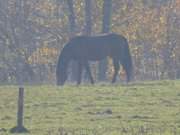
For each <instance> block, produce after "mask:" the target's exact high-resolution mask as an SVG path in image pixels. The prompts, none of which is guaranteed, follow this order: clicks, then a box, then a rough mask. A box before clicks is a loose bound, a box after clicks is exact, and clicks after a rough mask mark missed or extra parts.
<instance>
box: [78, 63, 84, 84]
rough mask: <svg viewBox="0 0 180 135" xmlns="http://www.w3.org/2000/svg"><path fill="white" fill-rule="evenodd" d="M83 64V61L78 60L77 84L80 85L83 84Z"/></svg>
mask: <svg viewBox="0 0 180 135" xmlns="http://www.w3.org/2000/svg"><path fill="white" fill-rule="evenodd" d="M82 66H83V65H82V63H81V62H78V75H77V77H78V78H77V85H79V84H81V79H82V78H81V74H82V69H83V67H82Z"/></svg>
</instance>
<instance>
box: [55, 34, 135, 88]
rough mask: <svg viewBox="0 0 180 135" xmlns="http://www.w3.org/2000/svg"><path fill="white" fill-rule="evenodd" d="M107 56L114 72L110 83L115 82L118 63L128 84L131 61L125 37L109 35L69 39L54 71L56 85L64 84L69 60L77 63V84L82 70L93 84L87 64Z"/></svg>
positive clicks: (79, 81)
mask: <svg viewBox="0 0 180 135" xmlns="http://www.w3.org/2000/svg"><path fill="white" fill-rule="evenodd" d="M107 56H109V57H111V58H112V60H113V66H114V71H115V72H114V75H113V79H112V83H114V82H115V81H116V76H117V74H118V71H119V68H120V66H119V63H120V64H121V65H122V67H123V69H124V70H125V71H126V76H127V82H129V81H130V79H131V75H132V60H131V54H130V51H129V46H128V42H127V40H126V38H125V37H123V36H121V35H118V34H115V33H111V34H105V35H99V36H77V37H74V38H73V39H71V40H70V41H69V42H68V43H67V44H66V45H65V47H64V48H63V49H62V52H61V54H60V56H59V60H58V64H57V70H56V77H57V85H63V84H64V83H65V81H66V79H67V69H68V68H67V67H68V64H69V62H70V61H71V60H74V61H77V62H78V78H77V84H80V83H81V74H82V70H83V68H85V69H86V71H87V73H88V75H89V77H90V81H91V83H92V84H93V83H94V80H93V77H92V75H91V71H90V67H89V63H88V62H89V61H100V60H103V59H105V58H106V57H107Z"/></svg>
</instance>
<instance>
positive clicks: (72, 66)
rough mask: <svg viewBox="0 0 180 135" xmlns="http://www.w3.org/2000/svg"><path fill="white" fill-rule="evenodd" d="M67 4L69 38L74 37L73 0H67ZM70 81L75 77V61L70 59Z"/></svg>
mask: <svg viewBox="0 0 180 135" xmlns="http://www.w3.org/2000/svg"><path fill="white" fill-rule="evenodd" d="M67 4H68V9H69V14H68V18H69V27H70V31H69V35H70V39H71V38H72V37H74V35H75V27H76V21H75V13H74V7H73V0H67ZM71 69H72V70H71V71H72V72H71V78H70V80H71V81H75V80H76V79H77V63H76V62H74V61H72V62H71Z"/></svg>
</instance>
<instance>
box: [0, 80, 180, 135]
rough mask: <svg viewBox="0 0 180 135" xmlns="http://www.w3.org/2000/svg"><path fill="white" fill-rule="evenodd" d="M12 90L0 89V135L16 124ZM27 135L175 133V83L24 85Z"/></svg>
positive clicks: (178, 123) (178, 104)
mask: <svg viewBox="0 0 180 135" xmlns="http://www.w3.org/2000/svg"><path fill="white" fill-rule="evenodd" d="M17 95H18V87H17V86H0V135H9V134H11V133H10V132H9V130H10V129H11V128H13V127H14V126H15V125H16V112H17ZM24 98H25V99H24V100H25V104H24V125H25V127H26V128H27V129H28V130H29V133H26V134H28V135H29V134H30V135H180V81H178V80H177V81H155V82H140V83H134V84H130V85H128V86H125V85H120V84H116V85H111V84H96V85H94V86H92V85H81V86H73V85H66V86H64V87H56V86H47V85H42V86H25V97H24Z"/></svg>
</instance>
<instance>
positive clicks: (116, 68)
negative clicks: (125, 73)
mask: <svg viewBox="0 0 180 135" xmlns="http://www.w3.org/2000/svg"><path fill="white" fill-rule="evenodd" d="M113 66H114V75H113V79H112V83H115V82H116V76H117V74H118V72H119V68H120V66H119V61H118V60H117V59H113Z"/></svg>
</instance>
